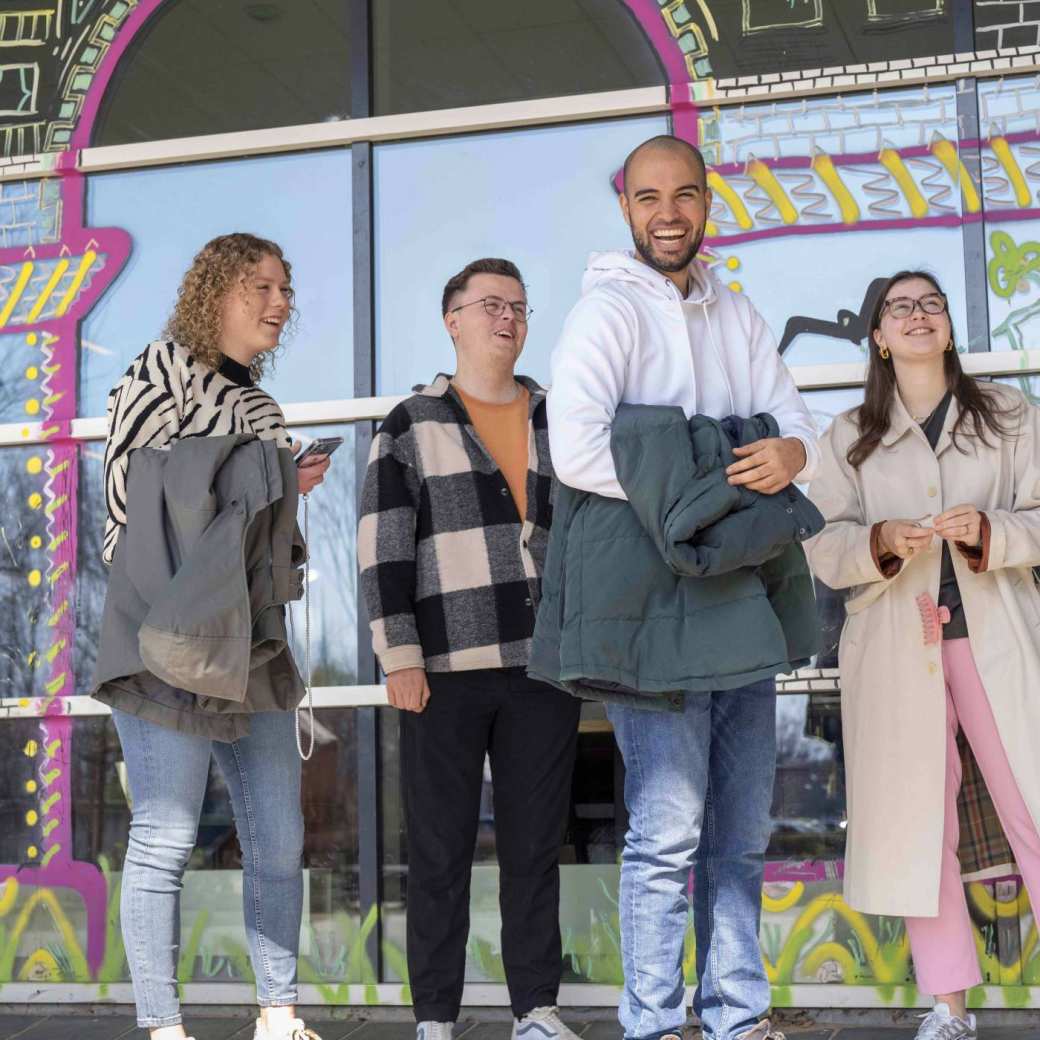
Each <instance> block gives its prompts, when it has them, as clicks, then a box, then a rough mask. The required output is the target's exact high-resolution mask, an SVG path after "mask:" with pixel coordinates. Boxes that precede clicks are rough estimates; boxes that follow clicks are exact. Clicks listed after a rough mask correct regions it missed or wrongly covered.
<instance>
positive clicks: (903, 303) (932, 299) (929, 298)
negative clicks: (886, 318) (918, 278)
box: [881, 293, 946, 318]
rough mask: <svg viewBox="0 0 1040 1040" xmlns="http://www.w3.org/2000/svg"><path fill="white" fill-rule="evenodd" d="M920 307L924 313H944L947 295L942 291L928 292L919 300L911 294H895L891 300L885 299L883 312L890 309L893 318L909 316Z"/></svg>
mask: <svg viewBox="0 0 1040 1040" xmlns="http://www.w3.org/2000/svg"><path fill="white" fill-rule="evenodd" d="M918 307H920V308H921V313H922V314H942V312H943V311H944V310H946V297H945V296H943V294H942V293H928V294H927V295H926V296H922V297H921V298H920V299H919V300H912V299H910V297H909V296H894V297H893V298H892V299H891V300H885V305H884V307H882V308H881V313H882V314H884V313H885V311H888V313H889V314H891V315H892V317H893V318H909V317H910V315H911V314H913V313H914V311H915V310H917V308H918Z"/></svg>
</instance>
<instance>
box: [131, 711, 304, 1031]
mask: <svg viewBox="0 0 1040 1040" xmlns="http://www.w3.org/2000/svg"><path fill="white" fill-rule="evenodd" d="M112 717H113V719H114V721H115V724H116V730H117V731H118V733H119V741H120V743H121V744H122V746H123V759H124V761H125V762H126V769H127V775H128V779H129V783H130V796H131V798H132V799H133V817H132V819H131V821H130V840H129V843H128V846H127V851H126V860H125V862H124V865H123V882H122V884H123V890H122V895H121V897H120V915H121V920H122V927H123V944H124V946H125V947H126V958H127V962H128V963H129V965H130V977H131V979H132V980H133V984H134V1000H135V1001H136V1003H137V1024H138V1025H139V1026H141V1027H142V1028H145V1029H155V1028H157V1027H159V1026H172V1025H177V1024H179V1023H180V1021H181V1014H180V1002H179V1000H178V998H177V979H176V974H177V959H178V954H179V948H180V894H181V882H182V879H183V876H184V868H185V867H186V866H187V863H188V857H189V856H190V855H191V852H192V849H194V847H195V842H196V837H197V834H198V828H199V815H200V813H201V811H202V800H203V797H204V795H205V793H206V780H207V777H208V776H209V761H210V755H214V756H215V757H216V759H217V764H218V765H219V767H220V771H221V772H222V773H223V774H224V780H225V782H226V783H227V787H228V791H229V792H230V794H231V805H232V808H233V810H234V814H235V828H236V830H237V831H238V840H239V844H240V845H241V847H242V867H243V883H242V904H243V912H244V916H245V927H246V936H247V938H248V940H249V956H250V959H251V961H252V964H253V972H254V974H255V975H256V989H257V1002H258V1003H259V1005H260V1006H261V1007H273V1006H278V1005H284V1004H295V1003H296V995H297V994H296V958H297V954H298V952H299V944H300V918H301V915H302V912H303V870H302V855H303V814H302V812H301V810H300V756H299V754H298V752H297V750H296V739H295V736H294V732H295V731H294V726H295V721H294V717H293V713H292V712H280V711H276V712H263V713H261V714H258V715H254V716H252V718H251V719H250V733H249V736H248V737H245V738H243V739H242V740H237V741H234V742H233V743H230V744H228V743H224V742H222V741H216V740H208V739H207V738H205V737H197V736H190V735H188V734H185V733H178V732H176V731H175V730H172V729H167V728H165V727H163V726H159V725H156V724H155V723H154V722H146V721H144V720H143V719H139V718H138V717H137V716H136V715H129V714H127V713H126V712H123V711H119V710H118V709H114V710H113V712H112Z"/></svg>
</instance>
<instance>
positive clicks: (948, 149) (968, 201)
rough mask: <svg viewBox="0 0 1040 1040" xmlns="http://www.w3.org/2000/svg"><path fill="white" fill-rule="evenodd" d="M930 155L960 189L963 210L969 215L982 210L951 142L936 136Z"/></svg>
mask: <svg viewBox="0 0 1040 1040" xmlns="http://www.w3.org/2000/svg"><path fill="white" fill-rule="evenodd" d="M932 154H933V155H934V156H935V157H936V159H938V160H939V162H941V163H942V164H943V168H944V169H945V170H946V173H947V174H948V175H949V178H950V180H951V181H953V186H954V187H955V188H960V191H961V196H962V198H963V199H964V208H965V209H966V210H967V211H968V212H969V213H978V211H979V210H980V209H982V200H981V199H980V198H979V193H978V191H977V190H976V188H975V184H974V182H973V181H972V179H971V174H969V173H968V169H967V167H966V166H965V165H964V163H962V162H961V157H960V155H959V154H958V152H957V149H956V147H955V146H954V144H953V142H952V141H947V140H946V138H945V137H940V136H939V135H938V134H937V135H936V137H935V140H933V141H932Z"/></svg>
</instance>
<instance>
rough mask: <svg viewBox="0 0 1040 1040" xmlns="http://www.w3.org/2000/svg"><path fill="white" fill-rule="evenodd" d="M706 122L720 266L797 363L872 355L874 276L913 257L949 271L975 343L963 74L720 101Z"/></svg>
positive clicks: (954, 299)
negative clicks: (961, 169)
mask: <svg viewBox="0 0 1040 1040" xmlns="http://www.w3.org/2000/svg"><path fill="white" fill-rule="evenodd" d="M702 134H703V137H704V145H703V147H704V150H705V154H706V155H707V157H708V158H709V160H710V162H711V163H712V164H713V166H714V170H713V173H712V185H711V186H712V188H713V193H714V198H713V202H712V212H711V226H710V227H709V229H708V234H709V238H708V241H709V242H710V244H711V249H712V251H713V253H714V259H715V270H716V272H717V273H718V274H719V276H720V277H721V279H722V280H723V281H724V282H725V283H726V284H729V285H730V286H731V287H732V288H734V289H737V290H739V291H743V292H746V293H747V294H748V296H749V298H750V299H751V300H752V302H753V303H754V304H755V306H756V307H757V308H758V310H759V311H760V312H761V314H762V316H763V317H764V318H765V320H766V323H767V324H768V325H769V326H770V328H771V329H772V330H773V333H774V334H775V335H776V337H777V340H778V342H779V345H780V347H781V349H782V351H783V354H784V359H785V360H786V361H787V363H788V364H789V365H816V364H824V363H829V362H852V361H862V360H863V359H864V358H865V356H866V355H865V349H866V335H867V328H866V326H867V322H868V320H869V316H870V309H871V305H872V303H873V301H874V298H875V293H876V291H877V286H876V284H875V283H874V280H875V279H883V278H886V277H887V276H889V275H891V274H893V273H894V272H896V271H898V270H901V269H907V268H909V269H919V268H922V267H923V268H927V269H929V270H931V271H932V272H933V273H935V274H936V275H937V276H938V277H939V280H940V282H941V283H942V285H943V288H944V289H945V291H946V293H947V295H948V297H949V300H950V311H951V315H952V317H953V322H954V327H955V329H956V333H957V338H958V342H959V343H960V344H961V345H962V346H963V345H964V344H965V343H966V336H967V315H966V302H965V292H964V285H965V281H964V279H965V275H964V243H963V237H962V229H961V227H960V221H961V218H962V214H964V213H966V212H967V211H968V210H967V209H966V204H965V202H964V200H963V199H962V197H961V194H960V191H959V190H958V191H954V190H953V185H952V184H951V180H950V173H948V172H947V168H946V166H945V165H944V164H945V163H951V164H953V167H952V168H953V175H954V176H955V177H956V176H957V167H956V164H957V163H958V162H959V160H958V157H957V155H956V151H955V143H956V142H957V103H956V96H955V92H954V87H953V85H952V84H948V85H945V84H944V85H941V86H938V87H936V88H935V89H934V90H933V89H931V88H929V90H928V92H927V93H922V92H919V91H909V90H907V91H904V90H899V91H883V92H875V93H873V94H854V95H844V96H842V97H818V98H806V99H804V100H801V101H790V102H782V103H780V104H768V105H748V106H741V107H737V106H733V107H726V108H720V109H716V110H715V111H714V112H712V113H711V115H710V116H709V117H708V118H707V119H705V120H704V122H703V124H702Z"/></svg>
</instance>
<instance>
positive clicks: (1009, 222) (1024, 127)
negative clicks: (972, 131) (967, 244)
mask: <svg viewBox="0 0 1040 1040" xmlns="http://www.w3.org/2000/svg"><path fill="white" fill-rule="evenodd" d="M978 97H979V122H980V124H981V125H982V126H983V127H985V128H987V130H988V136H987V138H986V139H985V140H984V141H983V142H982V145H983V148H982V164H983V171H984V181H983V185H984V188H985V198H984V201H985V211H984V212H985V218H986V219H985V223H984V228H985V231H984V235H985V239H986V270H985V272H982V271H980V272H979V278H982V277H985V278H986V285H987V292H988V304H989V328H990V349H992V350H1028V349H1031V348H1033V347H1035V346H1036V344H1037V334H1038V333H1040V220H1038V219H1037V217H1036V216H1035V213H1036V210H1035V206H1036V197H1037V189H1036V173H1037V169H1036V165H1035V154H1036V146H1035V145H1034V144H1033V143H1032V141H1031V138H1030V136H1029V135H1030V134H1031V133H1033V132H1034V131H1035V129H1036V116H1037V111H1038V109H1040V84H1038V82H1037V79H1036V77H1034V76H1022V77H1015V78H1013V79H1007V80H999V81H998V80H981V81H979V85H978ZM1030 214H1033V215H1030ZM1023 217H1026V219H1022V218H1023Z"/></svg>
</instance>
